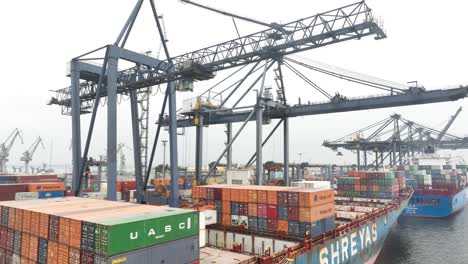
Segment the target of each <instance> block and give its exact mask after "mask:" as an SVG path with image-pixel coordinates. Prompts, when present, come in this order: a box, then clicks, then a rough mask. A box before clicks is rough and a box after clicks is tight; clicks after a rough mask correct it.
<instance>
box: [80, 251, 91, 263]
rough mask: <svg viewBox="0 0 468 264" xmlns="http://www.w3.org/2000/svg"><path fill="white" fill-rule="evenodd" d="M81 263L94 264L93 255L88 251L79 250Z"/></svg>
mask: <svg viewBox="0 0 468 264" xmlns="http://www.w3.org/2000/svg"><path fill="white" fill-rule="evenodd" d="M80 258H81V263H83V264H94V254H93V253H92V252H89V251H85V250H81V256H80Z"/></svg>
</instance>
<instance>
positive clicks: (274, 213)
mask: <svg viewBox="0 0 468 264" xmlns="http://www.w3.org/2000/svg"><path fill="white" fill-rule="evenodd" d="M267 217H268V218H273V219H276V218H278V206H276V205H271V204H269V205H268V206H267Z"/></svg>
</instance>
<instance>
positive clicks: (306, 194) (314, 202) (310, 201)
mask: <svg viewBox="0 0 468 264" xmlns="http://www.w3.org/2000/svg"><path fill="white" fill-rule="evenodd" d="M298 193H299V196H298V199H299V206H300V207H314V206H318V205H322V204H326V203H331V202H334V201H335V193H334V190H332V189H328V190H298Z"/></svg>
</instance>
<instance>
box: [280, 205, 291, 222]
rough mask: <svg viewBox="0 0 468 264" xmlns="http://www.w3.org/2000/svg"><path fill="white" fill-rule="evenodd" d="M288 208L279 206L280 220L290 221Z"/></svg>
mask: <svg viewBox="0 0 468 264" xmlns="http://www.w3.org/2000/svg"><path fill="white" fill-rule="evenodd" d="M288 209H289V208H288V206H287V205H278V219H281V220H288Z"/></svg>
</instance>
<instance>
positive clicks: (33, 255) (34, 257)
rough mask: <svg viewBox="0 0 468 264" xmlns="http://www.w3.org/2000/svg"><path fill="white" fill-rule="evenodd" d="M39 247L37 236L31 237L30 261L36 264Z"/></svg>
mask: <svg viewBox="0 0 468 264" xmlns="http://www.w3.org/2000/svg"><path fill="white" fill-rule="evenodd" d="M38 247H39V239H38V238H37V236H30V237H29V259H30V260H32V261H33V262H34V263H36V262H37V250H38Z"/></svg>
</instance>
